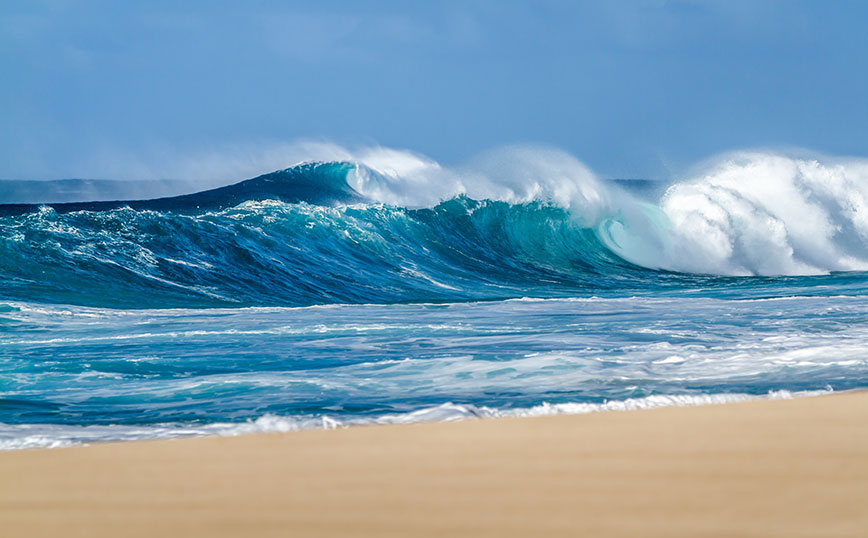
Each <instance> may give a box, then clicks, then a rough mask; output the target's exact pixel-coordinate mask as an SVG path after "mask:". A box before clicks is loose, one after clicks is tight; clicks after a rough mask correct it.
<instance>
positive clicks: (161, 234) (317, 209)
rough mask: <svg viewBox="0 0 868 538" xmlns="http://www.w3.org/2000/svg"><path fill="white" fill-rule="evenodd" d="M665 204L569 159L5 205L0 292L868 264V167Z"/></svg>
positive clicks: (729, 185)
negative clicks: (153, 195) (146, 196)
mask: <svg viewBox="0 0 868 538" xmlns="http://www.w3.org/2000/svg"><path fill="white" fill-rule="evenodd" d="M661 190H662V192H663V194H662V196H660V197H659V199H649V198H648V197H645V196H640V195H637V194H636V193H635V192H632V191H631V190H630V189H629V188H622V187H621V186H619V185H618V184H616V183H614V182H611V181H601V180H599V179H598V178H597V177H596V176H595V175H594V174H593V172H591V171H590V170H589V169H588V168H587V167H586V166H584V165H583V164H582V163H581V162H579V161H578V160H576V159H575V158H573V157H572V156H570V155H568V154H565V153H563V152H559V151H556V150H550V149H540V148H507V149H503V150H499V151H495V152H490V153H488V154H486V155H483V156H481V157H479V158H477V159H475V160H474V161H473V162H471V163H470V164H468V165H466V166H464V167H461V168H446V167H443V166H441V165H440V164H438V163H436V162H434V161H432V160H430V159H428V158H426V157H423V156H419V155H415V154H412V153H408V152H401V151H397V150H387V149H380V150H376V151H374V150H371V151H368V152H367V153H365V154H363V155H360V156H358V158H356V159H354V160H349V161H346V162H316V163H304V164H300V165H297V166H294V167H291V168H288V169H286V170H281V171H277V172H272V173H269V174H265V175H262V176H259V177H257V178H254V179H250V180H247V181H242V182H240V183H237V184H234V185H229V186H225V187H220V188H217V189H211V190H206V191H201V192H198V193H195V194H189V195H184V196H176V197H169V198H159V199H153V200H136V201H119V202H104V201H103V202H82V203H62V204H48V205H26V204H14V205H11V204H10V205H0V215H2V216H0V280H2V282H0V297H3V298H6V299H10V300H24V301H37V302H47V303H70V304H82V305H94V306H109V307H147V308H159V307H173V306H181V307H184V306H221V305H290V306H293V305H311V304H326V303H394V302H437V301H458V300H485V299H501V298H508V297H521V296H539V297H557V296H576V295H577V294H578V295H582V294H594V293H599V292H600V291H601V290H624V289H628V290H634V292H635V290H641V289H646V288H648V287H649V286H653V287H655V288H657V289H659V288H660V287H663V288H666V287H667V286H674V287H679V286H684V285H685V284H687V285H695V284H697V282H706V281H705V280H697V279H708V278H712V277H714V276H780V275H822V274H829V273H832V272H841V271H865V270H868V162H866V161H860V160H853V159H851V160H831V159H825V160H817V159H801V158H793V157H787V156H783V155H777V154H771V153H760V152H754V153H738V154H730V155H726V156H724V157H722V158H720V159H718V160H717V161H715V162H714V163H712V164H710V165H706V166H705V169H704V170H703V171H702V172H700V173H697V174H694V175H693V176H692V177H689V178H686V179H684V180H681V181H678V182H675V183H673V184H671V185H670V186H669V187H668V188H666V189H665V190H663V189H661Z"/></svg>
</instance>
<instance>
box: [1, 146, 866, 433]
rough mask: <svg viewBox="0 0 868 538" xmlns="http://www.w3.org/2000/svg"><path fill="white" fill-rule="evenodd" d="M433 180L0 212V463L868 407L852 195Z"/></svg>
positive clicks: (859, 249)
mask: <svg viewBox="0 0 868 538" xmlns="http://www.w3.org/2000/svg"><path fill="white" fill-rule="evenodd" d="M797 164H798V163H797ZM800 166H801V165H800ZM805 166H808V165H805ZM429 168H430V167H429ZM728 170H729V169H728ZM751 170H753V169H751ZM434 171H435V172H436V173H437V174H440V175H437V176H436V177H434V179H431V174H432V171H431V170H430V169H423V170H421V171H420V170H416V172H415V173H409V174H407V173H404V174H398V173H397V172H394V171H393V170H391V169H387V170H380V169H376V168H372V167H369V166H366V165H363V164H358V163H343V162H341V163H318V164H305V165H300V166H297V167H293V168H290V169H287V170H284V171H280V172H275V173H272V174H268V175H266V176H261V177H259V178H256V179H253V180H250V181H247V182H242V183H239V184H235V185H231V186H229V187H225V188H222V189H217V190H212V191H203V192H200V193H197V194H194V195H189V196H182V197H175V198H167V199H160V200H150V201H142V202H122V203H113V202H93V203H81V204H56V205H54V206H50V207H49V206H42V207H38V206H27V205H15V206H12V205H7V206H0V214H2V215H3V216H2V217H0V275H2V281H0V448H21V447H28V446H60V445H64V444H70V443H80V442H92V441H98V440H110V439H138V438H153V437H173V436H184V435H198V434H208V433H211V434H236V433H244V432H251V431H270V430H278V431H286V430H293V429H298V428H308V427H333V426H337V425H343V424H361V423H370V422H409V421H416V420H438V419H441V420H442V419H455V418H464V417H472V416H498V415H533V414H546V413H557V412H585V411H593V410H598V409H619V408H632V407H650V406H657V405H677V404H694V403H705V402H713V401H729V400H733V399H735V400H737V399H743V398H750V397H754V396H767V395H769V394H771V395H772V396H773V397H787V396H788V395H791V394H799V393H811V392H814V391H828V390H847V389H853V388H860V387H865V386H868V352H866V351H865V350H866V349H868V325H866V323H865V322H866V320H868V287H866V284H865V283H866V273H865V272H864V271H863V270H862V268H861V265H860V264H862V263H864V262H863V261H862V260H863V259H864V258H868V248H866V246H865V240H864V237H868V235H860V234H862V229H861V228H860V226H862V222H861V221H860V218H861V217H860V215H861V213H859V212H860V211H862V209H861V207H860V206H858V204H857V203H855V202H853V200H854V196H855V195H856V194H859V193H861V191H860V190H858V189H855V188H851V189H850V191H848V198H847V199H848V200H849V201H850V202H849V205H846V204H840V203H838V200H839V199H838V198H834V197H833V196H832V195H830V194H828V193H827V192H826V191H821V190H818V189H814V190H813V191H811V192H810V193H809V194H808V195H805V197H804V198H803V199H800V200H801V201H800V202H798V203H802V204H807V205H809V206H810V207H808V208H807V209H806V210H804V211H803V212H802V213H801V214H800V216H799V217H798V218H797V221H793V220H792V219H793V217H792V216H791V215H789V214H788V213H787V211H788V209H787V208H788V207H791V206H793V205H794V204H795V205H798V203H797V202H794V201H793V200H790V201H789V203H788V204H786V205H782V206H780V207H777V206H775V203H776V202H775V201H771V202H769V201H764V200H765V199H763V198H762V197H761V196H759V195H758V194H757V193H756V192H754V191H752V190H751V189H752V188H754V187H750V188H746V189H743V190H741V191H738V190H736V191H735V194H733V192H734V191H733V189H732V187H731V185H728V184H726V181H728V177H729V176H726V175H725V174H724V176H723V179H720V176H713V177H716V178H717V179H716V180H714V181H712V180H709V179H708V177H704V178H702V179H699V180H696V181H693V182H692V183H691V182H685V183H683V184H676V185H674V186H670V187H669V189H668V190H666V192H665V194H664V195H662V196H661V197H660V198H659V199H653V198H649V197H648V196H647V195H641V196H640V195H639V194H638V193H636V192H631V191H630V189H629V188H627V189H624V188H621V187H618V186H616V185H614V184H611V183H608V182H600V181H598V180H596V179H594V178H593V177H589V176H587V175H582V174H583V173H584V172H582V174H578V175H577V176H576V175H572V176H569V177H566V176H565V173H564V170H563V168H561V169H559V170H556V171H555V173H553V172H552V170H551V169H550V167H549V168H545V169H543V170H542V171H537V173H538V174H543V173H545V174H548V175H546V176H545V177H544V178H543V180H540V179H538V178H536V179H533V178H532V179H533V181H532V182H531V183H527V182H525V183H516V181H515V180H510V181H511V182H510V183H503V182H501V183H497V182H495V181H493V180H491V179H490V177H491V176H486V177H485V178H480V177H478V176H473V181H474V182H473V183H472V184H470V183H468V184H469V185H472V186H471V187H467V185H460V186H459V187H460V188H457V189H456V188H455V182H454V178H455V177H456V173H454V172H449V174H450V175H448V176H444V175H443V174H446V173H447V172H446V171H443V170H440V169H439V168H437V169H435V170H434ZM754 172H755V171H754ZM800 173H802V176H804V172H800ZM426 174H427V176H426ZM851 175H852V174H851ZM407 177H409V178H410V180H407V179H406V178H407ZM420 177H423V178H427V179H426V181H427V182H422V181H421V180H420V179H419V178H420ZM460 177H465V176H460ZM497 177H498V178H499V177H500V176H497ZM540 177H542V176H540ZM775 177H776V176H775ZM793 177H795V176H793ZM824 177H825V176H824ZM546 178H548V179H546ZM552 178H554V179H552ZM408 181H410V183H409V187H408V183H407V182H408ZM450 181H452V183H450ZM546 181H548V183H547V182H546ZM703 181H704V183H703ZM800 181H801V183H799V189H796V191H795V192H804V188H805V185H810V182H809V181H807V180H805V179H804V177H802V178H801V179H800ZM824 181H825V182H826V183H823V185H827V184H832V183H830V181H829V180H828V179H824ZM854 181H855V180H854ZM402 182H403V183H402ZM481 184H482V185H485V187H484V188H483V187H479V185H481ZM504 185H507V186H508V188H505V187H504ZM528 185H529V186H528ZM833 186H834V185H833ZM410 187H412V188H410ZM426 189H427V191H426ZM450 189H451V190H450ZM783 190H784V191H786V189H783ZM828 191H829V192H831V193H834V192H837V191H836V190H835V189H832V188H831V187H830V188H829V189H828ZM420 192H421V193H422V195H419V193H420ZM408 193H409V194H408ZM697 193H700V194H701V196H700V195H699V194H697ZM760 194H761V193H760ZM411 195H412V196H415V197H416V198H417V199H415V200H413V199H411V198H412V196H411ZM429 198H430V199H433V200H434V201H433V202H429V201H428V199H429ZM685 200H687V202H685ZM691 200H692V201H693V202H690V201H691ZM689 203H694V205H693V206H690V205H689ZM811 204H813V205H811ZM746 207H747V208H750V210H746V209H745V208H746ZM806 207H807V206H806ZM818 211H820V212H825V213H824V215H825V218H826V222H827V224H828V225H829V226H830V227H831V228H830V229H831V230H832V231H829V229H826V228H822V227H816V226H815V228H814V229H815V232H814V234H813V236H811V235H810V234H806V233H805V232H804V231H803V230H801V229H800V226H802V225H804V223H803V222H801V221H809V220H810V219H814V222H813V224H814V225H815V224H816V222H818V221H816V219H817V218H818V217H817V215H819V214H820V213H818ZM721 212H723V214H722V215H721ZM757 223H759V224H757ZM808 224H811V222H808ZM727 226H728V227H727ZM744 226H747V228H744ZM757 226H760V229H757ZM762 226H766V228H765V229H762ZM740 227H741V228H740ZM781 227H783V229H784V232H785V233H783V235H781V234H780V233H778V232H780V228H781ZM730 232H731V233H730ZM721 234H722V235H721ZM727 234H729V235H727ZM776 234H777V235H776ZM866 267H868V266H866ZM715 268H716V269H717V270H710V269H715Z"/></svg>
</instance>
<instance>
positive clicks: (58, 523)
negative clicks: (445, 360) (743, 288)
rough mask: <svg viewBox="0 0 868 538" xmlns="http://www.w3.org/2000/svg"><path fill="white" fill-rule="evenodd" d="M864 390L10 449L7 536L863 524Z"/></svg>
mask: <svg viewBox="0 0 868 538" xmlns="http://www.w3.org/2000/svg"><path fill="white" fill-rule="evenodd" d="M866 421H868V392H866V391H854V392H844V393H835V394H830V395H825V396H815V397H803V398H794V399H760V400H752V401H747V402H738V403H727V404H720V405H704V406H684V407H664V408H655V409H647V410H631V411H624V412H618V413H588V414H576V415H551V416H541V417H532V418H528V417H521V418H497V419H487V420H463V421H450V422H427V423H413V424H402V425H374V426H369V427H362V428H359V427H352V428H345V429H337V430H302V431H295V432H291V433H262V434H250V435H242V436H236V437H196V438H187V439H174V440H155V441H137V442H122V443H100V444H94V445H90V446H77V447H67V448H56V449H50V450H49V449H32V450H12V451H5V452H0V477H3V479H2V480H0V528H3V529H4V536H7V535H8V536H22V537H23V536H28V537H33V536H56V535H65V536H92V537H97V538H98V537H102V536H152V535H155V534H163V535H168V536H181V535H183V536H216V537H221V536H251V535H255V536H286V535H292V534H295V535H301V536H346V535H353V536H440V535H448V536H454V535H459V536H499V537H501V536H533V535H547V536H575V535H593V536H864V535H865V534H868V511H866V510H865V509H864V498H865V494H866V492H868V429H866V428H864V424H866Z"/></svg>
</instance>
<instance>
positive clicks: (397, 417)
mask: <svg viewBox="0 0 868 538" xmlns="http://www.w3.org/2000/svg"><path fill="white" fill-rule="evenodd" d="M859 390H862V389H850V390H843V391H833V390H831V389H826V390H807V391H798V392H791V391H788V390H776V391H770V392H768V393H766V394H760V395H758V394H746V393H719V394H659V395H653V396H644V397H641V398H627V399H624V400H605V401H603V402H600V403H593V402H563V403H548V402H543V403H541V404H539V405H534V406H531V407H521V408H510V409H497V408H490V407H486V406H475V405H469V404H453V403H451V402H447V403H443V404H440V405H436V406H433V407H426V408H422V409H418V410H415V411H410V412H407V413H402V414H386V415H381V416H375V417H370V418H350V419H343V420H341V419H340V418H334V417H331V416H327V415H324V416H321V417H316V418H312V417H303V418H297V417H291V416H290V417H287V416H280V415H271V414H265V415H262V416H260V417H258V418H257V419H255V420H248V421H245V422H216V423H211V424H206V425H203V426H200V429H199V430H196V429H195V427H192V426H184V427H179V428H177V429H174V428H172V427H161V426H118V425H115V426H64V425H57V424H49V425H46V426H50V427H52V428H55V429H54V430H52V431H48V432H43V431H39V430H38V426H39V425H29V424H28V425H20V426H19V425H0V427H7V428H10V429H15V428H20V429H21V431H22V432H25V431H28V430H30V428H33V427H34V426H36V428H37V429H35V431H31V432H30V435H27V436H23V437H20V438H12V437H9V438H4V437H3V434H4V433H5V432H3V431H2V430H0V454H2V453H3V452H5V451H10V450H44V449H58V448H70V447H76V446H91V445H94V444H105V443H129V442H142V441H161V440H170V439H196V438H200V437H237V436H239V435H261V434H268V433H294V432H300V431H309V430H314V431H316V430H333V429H343V428H357V427H360V426H361V427H367V426H390V425H409V424H431V423H437V422H457V421H465V420H490V419H502V418H536V417H549V416H561V415H567V416H569V415H586V414H591V413H622V412H625V411H626V412H629V411H640V410H650V409H664V408H667V407H701V406H707V405H728V404H732V403H744V402H754V401H764V400H791V399H794V398H813V397H817V396H825V395H830V394H846V393H848V392H854V391H859ZM56 428H61V430H60V431H57V429H56ZM145 430H148V431H149V433H150V434H151V435H145V434H143V433H142V432H143V431H145ZM96 432H101V434H102V435H101V436H99V435H98V434H97V433H96ZM52 435H53V436H54V437H53V438H51V436H52Z"/></svg>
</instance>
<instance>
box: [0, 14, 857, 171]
mask: <svg viewBox="0 0 868 538" xmlns="http://www.w3.org/2000/svg"><path fill="white" fill-rule="evenodd" d="M866 21H868V3H865V2H843V1H839V2H819V1H817V2H797V1H791V2H786V1H780V2H777V1H766V2H764V1H760V0H753V1H747V2H739V1H733V0H730V1H725V2H692V1H686V0H685V1H663V0H659V1H635V2H629V1H623V2H604V1H599V2H580V1H565V2H545V1H537V2H509V1H490V2H474V1H462V2H406V1H404V2H360V1H357V2H349V1H327V0H326V1H317V2H256V1H250V2H219V1H200V2H197V1H189V2H162V1H152V2H75V1H56V2H39V1H27V2H17V1H10V0H6V1H4V2H3V4H2V6H0V73H3V75H2V84H0V177H18V178H38V177H42V178H47V177H69V176H89V177H106V176H113V177H114V176H117V177H120V176H129V177H136V176H147V175H149V174H155V173H156V174H159V175H172V174H176V175H183V172H179V171H174V172H173V169H172V167H171V166H164V167H160V166H153V167H150V168H149V167H148V166H142V164H145V165H148V164H154V163H157V164H159V163H161V162H163V163H168V162H171V161H177V160H179V159H182V158H185V159H188V160H189V159H195V158H197V157H196V156H199V155H214V154H221V155H228V154H231V153H232V152H233V151H237V148H245V149H244V151H246V152H250V151H251V149H250V148H258V147H261V148H267V147H275V145H279V144H282V143H285V142H288V141H293V140H297V139H300V138H313V139H327V140H333V141H335V142H338V143H341V144H346V145H351V146H352V145H366V144H382V145H384V146H389V147H396V148H408V149H411V150H414V151H418V152H421V153H424V154H426V155H429V156H431V157H433V158H434V159H437V160H439V161H441V162H445V163H457V162H460V161H462V160H464V159H467V158H470V157H471V156H473V155H474V154H477V153H479V152H480V151H483V150H486V149H489V148H492V147H496V146H499V145H503V144H511V143H526V142H530V143H542V144H550V145H553V146H557V147H560V148H563V149H565V150H567V151H569V152H570V153H572V154H574V155H575V156H577V157H578V158H579V159H581V160H583V161H584V162H585V163H587V164H588V165H589V166H590V167H591V168H593V169H594V170H595V171H596V172H597V173H598V174H600V175H601V176H605V177H655V178H657V177H667V176H671V175H674V174H677V173H678V171H679V170H682V169H684V168H685V167H686V166H688V165H690V164H692V163H693V162H695V161H697V160H699V159H703V158H706V157H709V156H711V155H713V154H715V153H719V152H722V151H727V150H732V149H741V148H753V147H772V148H789V147H800V148H808V149H810V150H814V151H819V152H825V153H832V154H846V155H858V156H866V155H868V136H866V126H868V100H866V93H868V92H866V87H868V61H866V60H868V32H865V30H864V26H865V23H866ZM203 158H204V157H203ZM125 163H129V165H128V166H127V165H126V164H125ZM286 164H287V165H288V164H291V163H286ZM148 170H150V172H149V171H148ZM153 170H159V172H154V171H153ZM178 170H180V169H178Z"/></svg>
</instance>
